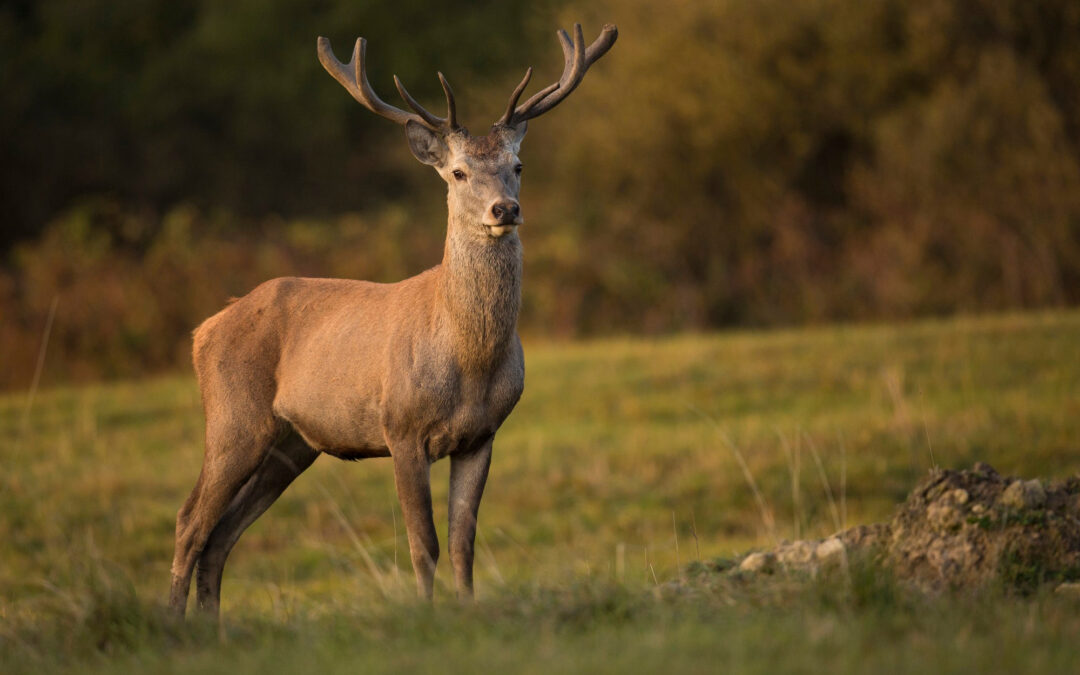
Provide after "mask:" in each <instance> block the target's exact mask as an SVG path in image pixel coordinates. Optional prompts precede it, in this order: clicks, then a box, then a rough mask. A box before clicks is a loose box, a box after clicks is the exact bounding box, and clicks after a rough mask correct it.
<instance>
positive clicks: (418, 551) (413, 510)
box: [390, 444, 439, 600]
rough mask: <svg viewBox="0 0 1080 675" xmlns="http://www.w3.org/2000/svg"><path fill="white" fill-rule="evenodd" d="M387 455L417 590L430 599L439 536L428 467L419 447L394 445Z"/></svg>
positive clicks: (426, 459) (425, 456)
mask: <svg viewBox="0 0 1080 675" xmlns="http://www.w3.org/2000/svg"><path fill="white" fill-rule="evenodd" d="M390 452H391V455H392V457H393V461H394V483H395V484H396V486H397V493H398V500H399V501H400V502H401V513H402V516H404V518H405V530H406V532H407V533H408V536H409V554H410V556H411V557H412V565H413V572H415V573H416V590H417V592H418V593H419V594H420V595H421V596H422V597H425V598H428V599H429V600H430V599H431V595H432V584H433V582H434V580H435V564H436V563H437V562H438V561H439V537H438V535H437V534H436V533H435V522H434V520H433V518H432V514H431V467H430V464H429V463H428V458H427V454H426V453H425V452H424V448H423V446H422V445H411V444H396V445H393V446H391V448H390Z"/></svg>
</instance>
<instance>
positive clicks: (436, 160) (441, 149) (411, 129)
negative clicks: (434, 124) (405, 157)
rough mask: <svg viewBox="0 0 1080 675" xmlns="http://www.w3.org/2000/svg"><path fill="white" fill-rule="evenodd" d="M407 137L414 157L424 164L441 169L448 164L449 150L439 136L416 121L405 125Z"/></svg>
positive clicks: (410, 121)
mask: <svg viewBox="0 0 1080 675" xmlns="http://www.w3.org/2000/svg"><path fill="white" fill-rule="evenodd" d="M405 136H406V137H407V138H408V139H409V150H412V154H413V157H416V158H417V159H418V160H420V161H421V162H423V163H424V164H430V165H431V166H434V167H440V166H442V165H443V164H444V163H445V162H446V155H447V153H448V152H449V148H447V146H446V141H444V140H443V139H442V138H441V137H440V136H439V134H437V133H435V132H434V131H432V130H431V129H428V128H427V127H425V126H424V125H423V124H420V123H419V122H417V121H415V120H409V121H407V122H406V123H405Z"/></svg>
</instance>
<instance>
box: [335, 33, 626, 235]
mask: <svg viewBox="0 0 1080 675" xmlns="http://www.w3.org/2000/svg"><path fill="white" fill-rule="evenodd" d="M557 35H558V38H559V44H560V45H561V46H562V50H563V57H564V59H565V64H564V67H563V74H562V77H560V78H559V80H558V81H557V82H554V83H552V84H550V85H548V86H547V87H544V88H543V89H541V90H540V91H538V92H537V93H536V94H534V95H533V96H532V97H531V98H529V99H528V100H527V101H525V103H522V104H521V105H518V100H519V99H520V98H521V95H522V93H524V91H525V87H526V86H528V84H529V79H530V78H531V77H532V68H529V69H528V70H527V71H526V72H525V77H524V78H523V79H522V80H521V83H520V84H519V85H518V86H517V87H516V88H515V89H514V92H513V93H512V94H511V95H510V101H509V104H508V105H507V107H506V112H505V113H504V114H503V116H502V117H501V118H499V120H498V121H497V122H495V124H494V125H492V128H491V131H490V132H488V134H487V135H486V136H477V137H473V136H471V135H470V134H469V132H468V130H467V129H465V127H463V126H461V125H460V124H458V122H457V111H456V108H455V102H454V92H453V90H452V89H451V88H450V84H449V83H448V82H447V81H446V78H445V77H443V74H442V73H439V74H438V75H439V82H440V83H441V84H442V88H443V92H444V93H445V95H446V107H447V115H446V117H445V118H444V117H438V116H436V115H433V114H432V113H430V112H428V111H427V110H426V109H424V107H423V106H421V105H420V104H419V103H417V101H416V99H414V98H413V97H412V96H411V95H409V92H408V91H406V89H405V86H404V85H403V84H402V83H401V80H400V79H398V77H397V76H396V75H395V76H394V84H395V85H396V87H397V90H398V93H399V94H401V98H402V99H403V100H404V101H405V103H406V104H407V105H408V106H409V107H410V108H411V109H412V110H413V112H407V111H405V110H402V109H400V108H396V107H394V106H392V105H389V104H387V103H385V102H383V101H382V100H381V99H380V98H379V97H378V96H377V95H376V94H375V91H374V90H373V89H372V88H371V84H370V83H369V82H368V78H367V67H366V54H367V41H366V40H365V39H364V38H359V39H358V40H357V41H356V46H355V47H354V48H353V54H352V59H351V60H350V61H349V63H348V64H344V63H341V62H340V61H338V60H337V58H336V57H335V56H334V53H333V51H332V49H331V47H330V41H329V40H328V39H326V38H324V37H320V38H319V42H318V44H319V61H320V62H321V63H322V64H323V67H324V68H326V70H327V72H329V73H330V75H332V76H333V77H334V79H335V80H337V81H338V82H339V83H340V84H341V85H342V86H343V87H345V89H346V90H348V92H349V93H350V94H352V96H353V98H355V99H356V100H357V101H359V102H360V103H361V104H362V105H363V106H364V107H366V108H367V109H368V110H371V111H372V112H374V113H375V114H377V115H380V116H382V117H385V118H387V119H390V120H393V121H395V122H397V123H399V124H403V125H404V126H405V134H406V137H407V138H408V141H409V149H410V150H411V151H412V153H413V156H415V157H416V159H418V160H420V161H421V162H422V163H424V164H428V165H430V166H432V167H434V169H435V170H436V171H437V172H438V173H439V175H440V176H441V177H442V179H443V180H444V181H446V184H447V190H448V196H447V203H448V206H449V209H450V218H451V220H452V221H456V222H457V223H458V224H460V225H462V226H464V227H466V228H470V229H471V230H472V231H474V232H475V233H476V234H477V235H481V236H487V237H493V238H496V239H497V238H499V237H502V236H504V235H506V234H508V233H510V232H513V231H515V230H516V229H517V226H518V225H521V224H522V223H523V222H524V219H523V217H522V213H521V205H520V203H519V202H518V192H519V191H520V189H521V171H522V163H521V160H519V159H518V151H519V150H520V148H521V141H522V139H523V138H524V137H525V131H526V128H527V127H528V120H530V119H532V118H534V117H539V116H540V115H542V114H544V113H545V112H547V111H549V110H551V109H552V108H554V107H555V106H556V105H558V104H559V103H560V102H562V100H563V99H565V98H566V97H567V96H568V95H569V94H570V92H571V91H573V90H574V88H575V87H577V85H578V84H579V83H580V82H581V80H582V78H584V77H585V71H586V70H588V68H589V66H590V65H592V63H593V62H594V61H596V60H597V59H599V58H600V57H601V56H603V55H604V54H605V53H606V52H607V51H608V50H609V49H610V48H611V46H612V45H613V44H615V39H616V38H617V37H618V30H617V29H616V28H615V26H613V25H611V24H607V25H605V26H604V27H603V29H602V30H601V32H600V36H599V37H598V38H596V40H595V41H594V42H593V43H592V44H591V45H589V46H588V47H586V46H585V40H584V37H583V36H582V32H581V25H580V24H575V25H574V37H573V39H571V38H570V36H569V35H568V34H567V33H566V31H564V30H559V31H558V32H557Z"/></svg>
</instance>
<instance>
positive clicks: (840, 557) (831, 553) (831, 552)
mask: <svg viewBox="0 0 1080 675" xmlns="http://www.w3.org/2000/svg"><path fill="white" fill-rule="evenodd" d="M814 558H815V559H816V560H817V561H818V563H819V564H821V565H823V566H831V565H838V564H841V563H843V561H844V560H846V559H847V547H846V546H844V542H843V541H841V540H840V537H829V538H828V539H826V540H825V541H823V542H821V543H820V544H818V545H817V548H816V549H815V550H814Z"/></svg>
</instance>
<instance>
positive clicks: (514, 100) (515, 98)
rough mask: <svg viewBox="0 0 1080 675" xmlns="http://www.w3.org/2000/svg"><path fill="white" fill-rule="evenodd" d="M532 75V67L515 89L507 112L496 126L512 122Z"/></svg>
mask: <svg viewBox="0 0 1080 675" xmlns="http://www.w3.org/2000/svg"><path fill="white" fill-rule="evenodd" d="M532 73H533V71H532V66H529V69H528V70H526V71H525V77H523V78H521V83H520V84H518V86H517V87H515V88H514V91H513V93H512V94H510V103H509V104H508V105H507V106H506V112H505V113H503V116H502V117H500V118H499V121H498V122H496V123H495V126H498V125H500V124H502V125H506V124H508V123H509V122H510V118H511V117H512V116H513V114H514V108H516V107H517V102H518V99H519V98H521V94H522V93H523V92H524V91H525V87H527V86H528V85H529V80H531V79H532Z"/></svg>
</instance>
